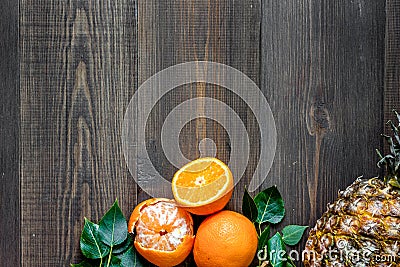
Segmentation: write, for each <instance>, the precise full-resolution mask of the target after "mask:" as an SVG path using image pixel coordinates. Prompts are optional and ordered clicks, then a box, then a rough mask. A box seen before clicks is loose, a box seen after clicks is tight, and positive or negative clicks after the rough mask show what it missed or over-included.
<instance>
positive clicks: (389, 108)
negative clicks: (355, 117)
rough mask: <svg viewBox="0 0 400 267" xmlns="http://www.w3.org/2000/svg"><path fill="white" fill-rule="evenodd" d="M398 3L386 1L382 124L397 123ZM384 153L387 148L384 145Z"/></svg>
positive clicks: (399, 99) (399, 76) (399, 81)
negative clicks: (395, 111) (395, 112)
mask: <svg viewBox="0 0 400 267" xmlns="http://www.w3.org/2000/svg"><path fill="white" fill-rule="evenodd" d="M399 49H400V2H399V1H395V0H387V1H386V36H385V91H384V122H387V121H388V120H393V121H394V122H397V119H396V116H395V115H394V112H393V109H396V110H397V111H398V112H400V111H399V110H400V52H399V51H400V50H399ZM390 132H391V130H390V127H385V134H390ZM385 152H389V146H388V145H385Z"/></svg>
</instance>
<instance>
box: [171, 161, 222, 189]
mask: <svg viewBox="0 0 400 267" xmlns="http://www.w3.org/2000/svg"><path fill="white" fill-rule="evenodd" d="M224 173H225V170H224V169H223V168H221V166H219V165H218V164H217V163H215V162H211V163H209V162H204V163H199V164H197V165H196V166H193V167H192V168H191V169H187V170H185V171H184V172H182V173H180V174H179V178H178V179H177V181H176V185H177V186H180V187H195V188H198V187H202V186H206V185H208V184H211V183H213V182H214V181H215V180H217V179H218V178H219V177H220V176H222V175H223V174H224Z"/></svg>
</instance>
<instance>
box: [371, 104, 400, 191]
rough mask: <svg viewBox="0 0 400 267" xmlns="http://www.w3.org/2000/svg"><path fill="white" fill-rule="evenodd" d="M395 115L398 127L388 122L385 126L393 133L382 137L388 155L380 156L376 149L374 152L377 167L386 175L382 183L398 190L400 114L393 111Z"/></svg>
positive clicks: (399, 185) (399, 186)
mask: <svg viewBox="0 0 400 267" xmlns="http://www.w3.org/2000/svg"><path fill="white" fill-rule="evenodd" d="M393 112H394V113H395V114H396V117H397V120H398V121H399V125H398V126H396V125H395V124H394V123H393V122H392V121H388V122H387V124H389V125H390V127H391V128H392V131H393V137H391V136H388V135H382V136H383V137H384V138H385V139H386V141H387V142H388V144H389V147H390V154H388V155H385V156H382V154H381V153H380V152H379V150H378V149H377V150H376V152H377V153H378V156H379V159H380V160H379V161H378V164H377V165H378V167H379V168H384V167H385V168H386V174H385V176H384V182H385V183H388V184H390V185H391V186H393V187H396V188H397V189H400V183H399V180H398V175H399V169H400V136H399V129H400V114H399V113H397V111H395V110H393Z"/></svg>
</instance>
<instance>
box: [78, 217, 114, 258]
mask: <svg viewBox="0 0 400 267" xmlns="http://www.w3.org/2000/svg"><path fill="white" fill-rule="evenodd" d="M98 230H99V226H98V225H97V224H95V223H92V222H91V221H89V220H88V219H87V218H85V225H84V226H83V231H82V234H81V239H80V242H79V243H80V247H81V250H82V253H83V255H85V257H86V258H89V259H100V258H103V257H104V256H105V255H107V254H108V253H109V252H110V248H109V247H107V246H106V245H104V244H103V243H102V242H101V241H100V239H99V233H98ZM82 264H83V263H82ZM78 266H79V265H78ZM82 266H85V265H82Z"/></svg>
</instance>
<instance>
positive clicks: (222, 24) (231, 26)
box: [138, 0, 260, 210]
mask: <svg viewBox="0 0 400 267" xmlns="http://www.w3.org/2000/svg"><path fill="white" fill-rule="evenodd" d="M259 44H260V4H259V1H253V0H252V1H228V0H221V1H204V0H196V1H175V0H168V1H156V0H149V1H140V2H138V76H139V84H141V83H143V82H144V81H145V80H146V79H148V78H149V77H151V76H152V75H154V74H155V73H157V72H158V71H161V70H163V69H165V68H167V67H170V66H173V65H175V64H179V63H183V62H188V61H213V62H219V63H224V64H227V65H229V66H232V67H234V68H237V69H238V70H240V71H242V72H243V73H244V74H246V75H248V76H249V77H250V78H251V79H253V81H255V82H256V83H258V82H259V67H260V65H259V60H260V58H259V54H260V53H259V52H260V50H259ZM222 75H224V74H223V73H216V74H215V76H216V78H215V79H219V78H220V77H222ZM174 78H175V77H173V76H171V77H168V79H174ZM153 90H161V89H160V88H155V89H153ZM204 96H205V97H212V98H216V99H218V100H221V101H223V102H225V103H227V104H228V105H230V106H231V107H232V109H234V110H235V111H236V112H237V113H238V114H239V116H240V118H241V119H242V120H243V121H244V123H245V125H246V126H247V129H248V131H249V135H250V138H251V140H253V146H252V147H251V150H252V151H251V153H250V154H251V157H250V160H249V164H248V168H247V171H246V173H245V175H244V176H243V177H244V178H243V179H242V180H241V182H240V183H239V185H238V186H237V187H236V188H235V191H234V195H233V199H232V200H231V202H230V203H229V205H228V208H230V209H234V210H240V207H241V198H242V194H243V187H244V185H245V184H248V183H249V180H250V178H249V177H251V175H252V173H253V172H254V169H255V166H256V162H257V158H258V153H259V143H258V138H257V137H258V135H259V132H258V128H257V124H256V122H255V117H254V115H252V113H251V112H250V110H249V108H248V107H247V106H246V103H244V101H243V100H242V99H241V98H240V97H238V96H237V95H235V94H233V93H231V92H230V91H228V90H226V89H224V88H221V87H219V86H216V85H213V84H204V83H193V84H189V85H185V86H180V87H177V88H175V89H174V90H173V91H172V92H170V93H168V94H166V95H165V96H164V97H163V98H161V100H160V101H159V102H158V103H154V104H155V105H154V108H153V110H152V113H151V116H150V118H149V119H148V120H147V126H146V127H147V131H146V139H145V140H146V145H147V151H148V153H149V157H150V159H151V160H152V164H153V165H154V166H155V167H156V169H157V170H158V171H159V173H160V174H161V175H162V176H163V177H164V178H166V179H167V180H171V178H172V176H173V174H174V172H175V171H176V170H177V168H176V166H173V165H172V164H171V162H170V161H169V159H167V157H166V156H165V153H164V150H163V147H162V144H161V138H160V136H161V129H162V128H163V122H164V120H165V118H166V117H167V115H168V114H169V112H170V111H172V110H173V109H174V108H175V107H176V106H177V105H179V104H181V103H183V102H184V101H186V100H188V99H193V98H196V97H204ZM146 97H148V98H151V97H153V92H152V91H148V92H146ZM190 107H191V108H192V110H194V111H195V112H196V115H198V116H197V117H198V118H197V119H195V120H192V121H191V122H189V123H187V124H186V125H185V127H184V128H183V129H182V131H181V133H180V149H181V151H182V153H183V155H184V156H185V157H186V158H188V159H190V160H193V159H195V158H198V157H199V156H200V155H201V154H200V151H199V143H200V142H201V140H203V139H204V138H210V139H212V140H213V141H214V143H215V145H216V148H217V152H216V156H217V157H218V158H220V159H221V160H223V161H225V162H229V159H230V152H231V147H230V140H229V134H231V133H228V132H227V131H226V130H225V129H224V128H223V127H222V126H221V124H219V123H218V122H216V121H213V120H210V119H204V118H199V117H201V116H202V115H204V114H203V113H204V109H206V108H209V109H210V107H206V106H205V104H204V102H202V101H200V100H198V101H196V102H195V104H193V103H192V104H190ZM212 112H214V113H213V114H216V113H219V114H221V113H222V114H224V112H226V111H224V110H223V109H222V108H216V109H215V110H214V111H212ZM139 115H140V114H139ZM184 117H185V114H180V115H179V114H178V117H177V118H176V120H178V121H182V120H183V119H184ZM142 119H143V120H144V119H145V118H142ZM254 126H256V127H254ZM178 167H179V166H178ZM139 171H141V170H139ZM143 171H144V172H145V171H146V170H145V169H144V170H143ZM160 193H161V192H160ZM138 194H139V198H140V200H143V199H145V198H148V197H149V196H148V195H147V194H145V193H144V192H142V191H139V192H138Z"/></svg>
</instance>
